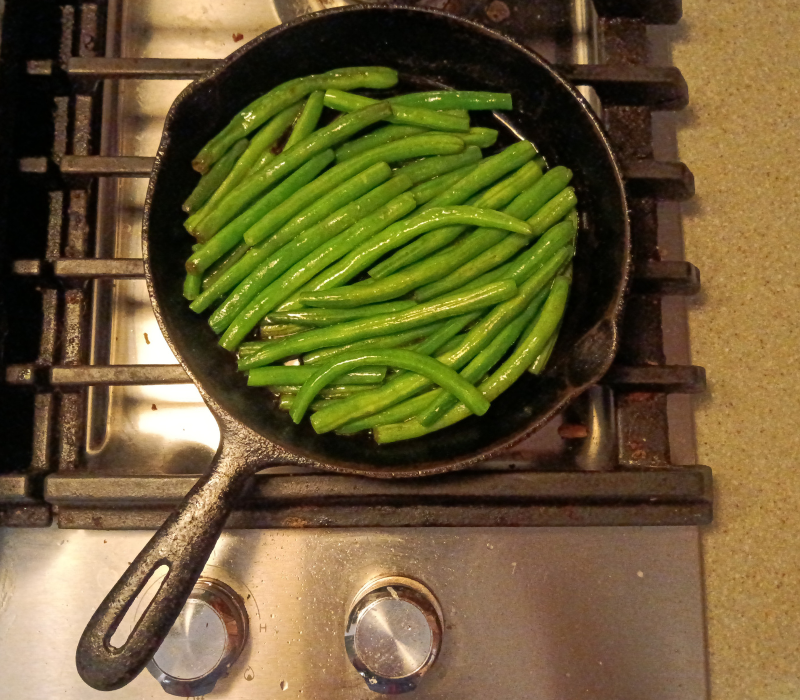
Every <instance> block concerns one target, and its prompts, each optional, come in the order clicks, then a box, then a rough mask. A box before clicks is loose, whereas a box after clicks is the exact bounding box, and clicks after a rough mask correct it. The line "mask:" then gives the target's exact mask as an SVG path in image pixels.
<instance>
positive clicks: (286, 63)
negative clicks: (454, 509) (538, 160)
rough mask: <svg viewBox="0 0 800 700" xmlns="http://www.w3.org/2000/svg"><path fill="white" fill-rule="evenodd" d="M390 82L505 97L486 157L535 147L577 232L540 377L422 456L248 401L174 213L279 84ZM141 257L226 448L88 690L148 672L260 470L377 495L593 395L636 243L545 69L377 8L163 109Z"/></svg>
mask: <svg viewBox="0 0 800 700" xmlns="http://www.w3.org/2000/svg"><path fill="white" fill-rule="evenodd" d="M357 65H386V66H390V67H392V68H395V69H397V70H398V71H399V74H400V85H399V89H400V90H403V91H405V90H419V89H430V88H431V87H434V86H437V87H439V88H441V87H442V86H445V87H451V88H459V89H463V90H488V91H492V92H510V93H511V94H512V97H513V101H514V110H513V112H510V113H508V114H507V115H505V116H504V121H505V122H507V123H508V124H509V125H510V126H506V125H504V122H500V120H499V119H495V118H494V117H493V116H492V115H491V114H488V115H483V116H482V118H483V119H484V122H482V123H483V125H486V126H492V127H494V128H497V129H499V130H500V131H501V135H500V138H499V140H498V146H499V147H504V146H507V145H509V144H510V143H512V142H513V141H515V140H517V139H518V138H519V135H522V137H524V138H527V139H529V140H530V141H532V142H533V143H534V144H535V145H536V146H537V147H538V148H539V150H540V152H541V154H542V155H543V156H544V158H545V160H546V161H547V164H548V165H549V166H551V167H552V166H555V165H565V166H567V167H569V168H571V169H572V170H573V171H574V179H573V182H572V184H573V186H574V187H575V189H576V192H577V195H578V200H579V202H580V206H579V214H580V222H581V223H580V228H579V232H578V239H577V246H576V256H575V259H574V263H573V265H574V267H573V288H572V296H571V298H570V301H569V303H568V306H567V310H566V314H565V316H564V321H563V325H562V329H561V333H560V336H559V341H558V343H557V345H556V348H555V351H554V353H553V355H552V357H551V366H550V367H549V368H548V370H547V371H546V372H545V373H544V375H543V376H540V377H535V376H533V375H530V374H527V373H526V376H525V377H523V378H522V379H520V380H519V381H518V382H517V383H516V384H515V385H514V386H513V387H512V388H511V389H510V390H509V391H507V392H506V393H505V394H503V395H502V397H500V398H499V399H498V400H497V401H495V402H494V403H493V404H492V407H491V409H490V410H489V412H488V413H487V414H486V415H485V416H483V417H481V418H471V419H468V420H465V421H463V422H461V423H458V424H456V425H453V426H451V427H450V428H448V429H446V430H443V431H440V432H437V433H433V434H431V435H428V436H424V437H422V438H418V439H415V440H409V441H406V442H398V443H392V444H388V445H380V446H379V445H376V444H374V443H373V441H371V440H367V439H362V438H357V437H356V438H351V437H343V436H337V435H335V434H325V435H317V434H316V433H315V432H314V431H313V429H312V428H311V426H310V425H309V424H308V421H304V422H302V423H301V424H299V425H295V424H294V423H293V422H292V421H291V419H290V418H289V416H288V415H286V414H285V413H283V412H281V411H280V410H279V409H278V407H277V405H276V403H275V401H274V400H273V399H272V397H271V394H270V393H269V392H268V390H267V389H266V388H256V387H247V386H246V381H245V378H244V377H243V375H241V374H240V373H238V372H237V370H236V362H235V358H234V356H233V355H232V354H230V353H228V352H227V351H225V350H223V349H222V348H221V347H220V346H219V345H218V344H217V338H216V336H215V335H214V333H213V331H212V330H211V329H210V328H209V326H208V323H207V320H206V318H205V317H203V316H199V315H197V314H195V313H193V312H192V311H191V310H190V309H189V308H188V304H187V303H186V300H185V299H184V298H183V294H182V273H181V271H182V270H183V266H184V262H185V260H186V258H188V257H189V254H190V251H191V242H192V239H191V238H190V237H189V236H188V235H187V234H186V232H185V230H184V228H183V218H184V216H183V212H182V210H181V204H182V203H183V201H184V199H185V198H186V197H187V196H188V195H189V193H190V192H191V191H192V189H193V188H194V186H195V184H196V182H197V177H198V176H197V173H194V172H193V171H192V170H191V167H190V163H191V161H192V159H193V158H194V156H195V155H196V154H197V152H198V151H199V150H200V149H201V147H202V146H203V145H204V144H205V142H206V141H208V140H209V139H210V138H211V137H212V136H213V135H214V134H216V133H217V132H218V131H219V130H220V129H222V128H223V127H224V126H225V125H226V124H227V122H228V121H229V120H230V119H231V117H232V116H233V115H234V114H235V113H236V112H237V111H239V110H240V109H241V108H242V107H244V106H245V105H246V104H248V103H249V102H251V101H252V100H253V99H255V98H256V97H258V96H260V95H262V94H263V93H265V92H267V91H268V90H270V89H271V88H273V87H275V86H277V85H279V84H280V83H283V82H285V81H286V80H290V79H292V78H296V77H299V76H303V75H308V74H311V73H321V72H324V71H328V70H332V69H334V68H339V67H342V66H357ZM143 257H144V264H145V276H146V279H147V284H148V288H149V291H150V297H151V301H152V304H153V309H154V312H155V315H156V318H157V319H158V322H159V325H160V327H161V330H162V332H163V333H164V336H165V338H166V340H167V343H168V344H169V346H170V348H171V349H172V351H173V352H174V353H175V356H176V357H177V358H178V361H179V362H180V363H181V365H182V366H183V367H184V369H185V370H186V371H187V373H188V374H189V376H190V377H191V378H192V380H193V381H194V382H195V384H196V385H197V387H198V389H199V390H200V393H201V395H202V396H203V398H204V400H205V401H206V403H207V404H208V405H209V408H210V409H211V410H212V412H213V413H214V415H215V417H216V418H217V420H218V421H219V423H220V426H221V434H222V440H221V444H220V448H219V450H218V451H217V454H216V456H215V458H214V461H213V463H212V464H211V466H210V467H209V469H208V472H207V473H206V475H205V476H204V477H202V478H201V479H200V480H199V481H198V483H197V484H196V485H195V487H194V488H193V489H192V490H191V491H190V492H189V494H188V495H187V497H186V499H185V500H184V502H183V504H182V505H181V506H180V508H179V509H178V510H177V511H176V512H175V513H174V514H172V515H171V516H170V517H169V518H168V519H167V520H166V522H165V523H164V525H162V527H161V528H160V529H159V530H158V532H157V533H156V534H155V535H154V536H153V538H152V539H151V540H150V542H149V543H148V544H147V545H146V547H145V549H144V550H143V551H142V553H141V554H140V555H139V556H138V557H137V558H136V559H135V560H134V561H133V563H132V564H131V565H130V567H129V568H128V570H127V571H126V573H125V574H124V575H123V577H122V578H121V579H120V581H119V582H118V583H117V585H116V586H115V587H114V588H113V589H112V591H111V592H110V593H109V594H108V596H107V597H106V598H105V600H104V601H103V602H102V603H101V605H100V607H99V608H98V610H97V612H96V613H95V614H94V615H93V616H92V618H91V620H90V621H89V624H88V625H87V627H86V630H85V631H84V633H83V635H82V637H81V640H80V642H79V645H78V649H77V654H76V663H77V667H78V671H79V673H80V675H81V677H82V678H83V679H84V681H86V683H88V684H89V685H90V686H92V687H93V688H96V689H98V690H114V689H117V688H121V687H123V686H124V685H126V684H127V683H129V682H130V681H131V680H132V679H133V678H135V677H136V675H137V674H138V673H139V672H140V671H141V670H142V669H143V668H144V667H145V665H146V664H147V662H148V661H149V660H150V658H151V657H152V656H153V654H155V652H156V650H157V649H158V647H159V646H160V644H161V642H162V641H163V639H164V637H165V636H166V635H167V633H168V632H169V630H170V628H171V627H172V625H173V624H174V622H175V620H176V619H177V616H178V614H179V613H180V611H181V609H182V607H183V605H184V603H185V602H186V599H187V597H188V596H189V594H190V593H191V590H192V588H193V586H194V585H195V583H196V581H197V578H198V577H199V575H200V574H201V572H202V569H203V566H204V565H205V563H206V561H207V560H208V557H209V556H210V554H211V552H212V550H213V548H214V544H215V543H216V541H217V539H218V537H219V535H220V533H221V531H222V528H223V527H224V525H225V522H226V520H227V517H228V515H229V514H230V512H231V510H232V508H233V507H234V506H235V504H236V502H237V500H238V499H239V498H240V497H241V496H242V494H243V493H244V492H245V491H246V489H247V485H248V483H249V479H250V477H251V476H252V475H253V474H254V473H255V472H256V471H258V470H260V469H263V468H265V467H268V466H271V465H286V464H301V465H306V466H310V467H314V468H316V469H319V470H325V471H333V472H338V473H341V474H350V475H359V476H364V477H373V478H384V479H386V478H407V477H421V476H427V475H432V474H439V473H442V472H448V471H454V470H458V469H463V468H465V467H468V466H471V465H474V464H476V463H478V462H480V461H481V460H484V459H487V458H489V457H496V456H498V455H499V454H501V453H502V452H503V451H504V450H507V449H508V448H509V447H511V446H513V445H514V444H516V443H517V442H519V441H521V440H523V439H524V438H526V437H528V436H529V435H531V434H532V433H533V432H535V431H536V430H538V429H539V428H541V427H542V426H543V425H545V424H546V423H547V421H548V420H549V419H550V418H551V417H552V416H553V415H555V414H556V413H557V412H559V411H560V410H561V409H562V408H563V407H564V406H565V405H566V403H567V402H569V401H570V400H571V399H573V398H574V397H575V396H577V395H578V394H580V393H581V392H582V391H584V390H585V389H586V388H587V387H589V386H590V385H592V384H593V383H596V382H597V381H598V380H599V379H600V378H601V377H602V375H603V374H604V373H605V372H606V371H607V369H608V368H609V366H610V364H611V362H612V360H613V357H614V354H615V352H616V348H617V335H618V324H619V317H620V312H621V309H622V304H623V298H624V293H625V289H626V285H627V281H628V274H629V259H630V238H629V226H628V216H627V205H626V200H625V192H624V187H623V180H622V176H621V172H620V168H619V166H618V164H617V162H616V160H615V158H614V155H613V153H612V150H611V147H610V145H609V142H608V138H607V137H606V135H605V133H604V131H603V129H602V127H601V125H600V123H599V121H598V119H597V117H596V116H595V115H594V114H593V112H592V111H591V109H590V108H589V107H588V105H587V104H586V103H585V101H584V100H583V99H582V98H581V96H580V95H579V94H578V93H577V91H576V90H575V89H574V88H573V87H572V86H571V85H569V84H568V83H567V82H566V81H564V80H563V79H562V78H561V77H560V76H559V75H558V74H557V73H556V72H555V71H554V70H553V69H552V68H551V67H550V66H549V65H548V64H547V62H546V61H545V60H544V59H542V58H541V57H539V56H538V55H536V54H534V53H532V52H531V51H529V50H527V49H525V48H524V47H522V46H520V45H519V44H517V43H515V42H514V41H512V40H511V39H509V38H507V37H504V36H502V35H501V34H498V33H496V32H494V31H491V30H489V29H486V28H485V27H482V26H481V25H478V24H475V23H473V22H470V21H468V20H464V19H460V18H457V17H453V16H451V15H448V14H445V13H442V12H438V11H434V10H426V9H418V8H417V9H415V8H407V7H406V8H401V7H386V6H371V7H363V6H362V7H348V8H337V9H333V10H327V11H323V12H318V13H316V14H313V15H308V16H306V17H303V18H301V19H300V20H297V21H295V22H292V23H289V24H284V25H281V26H279V27H276V28H275V29H273V30H271V31H269V32H266V33H265V34H262V35H261V36H259V37H258V38H256V39H254V40H253V41H251V42H250V43H249V44H247V45H245V46H243V47H242V48H241V49H239V50H238V51H236V52H235V53H234V54H232V55H231V56H230V57H228V59H226V60H225V61H223V62H222V63H221V64H220V65H219V66H218V67H217V68H216V69H215V70H214V71H212V72H211V73H209V74H208V75H207V76H206V77H204V78H202V79H200V80H198V81H196V82H194V83H192V84H191V85H190V86H189V87H187V88H186V89H185V90H184V91H183V92H182V93H181V95H180V96H179V97H178V99H177V100H176V101H175V103H174V104H173V106H172V108H171V109H170V112H169V114H168V116H167V120H166V123H165V125H164V133H163V136H162V140H161V145H160V147H159V150H158V154H157V157H156V164H155V166H154V169H153V173H152V176H151V179H150V186H149V189H148V193H147V199H146V202H145V213H144V222H143ZM162 564H166V565H167V566H168V567H169V573H168V575H167V576H166V578H165V580H164V582H163V584H162V585H161V587H160V589H159V590H158V592H157V593H156V595H155V597H154V598H153V600H152V601H151V603H150V604H149V605H148V607H147V608H146V610H145V611H144V613H143V614H142V616H141V617H140V619H139V621H138V622H137V623H136V625H135V626H134V629H133V631H132V632H131V634H130V636H129V637H128V639H127V641H126V642H125V643H124V644H123V645H122V646H121V647H118V648H115V647H112V646H111V641H110V640H111V637H112V635H113V634H114V632H115V630H116V629H117V627H118V625H119V623H120V621H121V620H122V618H123V616H124V615H125V612H126V611H127V610H128V609H129V607H130V606H131V604H132V603H133V601H134V600H135V599H136V596H137V595H138V594H139V593H140V592H141V591H142V590H143V589H144V587H145V586H146V585H147V582H148V580H149V579H150V577H151V576H152V574H153V572H154V571H155V570H156V569H157V568H158V567H159V566H161V565H162Z"/></svg>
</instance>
